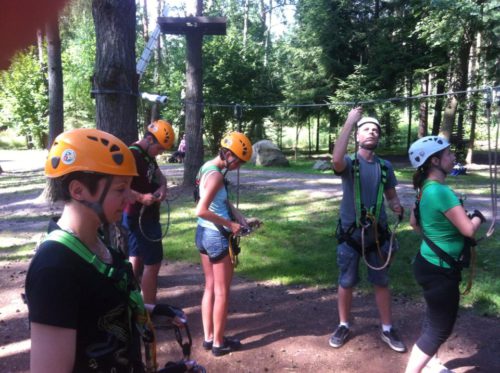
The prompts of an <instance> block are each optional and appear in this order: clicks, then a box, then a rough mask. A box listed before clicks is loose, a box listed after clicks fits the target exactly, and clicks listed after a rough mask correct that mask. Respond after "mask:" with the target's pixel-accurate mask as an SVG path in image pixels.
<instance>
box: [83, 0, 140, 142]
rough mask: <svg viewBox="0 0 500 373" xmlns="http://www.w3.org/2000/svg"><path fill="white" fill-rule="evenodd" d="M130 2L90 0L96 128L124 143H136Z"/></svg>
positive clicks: (132, 5) (132, 11)
mask: <svg viewBox="0 0 500 373" xmlns="http://www.w3.org/2000/svg"><path fill="white" fill-rule="evenodd" d="M135 13H136V5H135V1H134V0H93V1H92V15H93V17H94V24H95V29H96V44H97V49H96V63H95V73H94V78H93V83H94V87H93V88H94V94H95V99H96V122H97V128H98V129H101V130H103V131H107V132H110V133H112V134H114V135H115V136H117V137H119V138H120V139H121V140H122V141H124V142H125V143H126V144H131V143H132V142H134V141H136V140H137V95H138V76H137V73H136V66H135V63H136V62H135V61H136V58H135V24H136V19H135Z"/></svg>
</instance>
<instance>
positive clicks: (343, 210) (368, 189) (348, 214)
mask: <svg viewBox="0 0 500 373" xmlns="http://www.w3.org/2000/svg"><path fill="white" fill-rule="evenodd" d="M344 159H345V162H346V167H345V169H344V170H343V171H342V172H340V173H336V174H337V175H339V176H340V177H341V178H342V192H343V197H342V202H341V204H340V220H341V221H342V228H343V229H344V230H347V229H349V227H350V226H351V225H352V223H354V221H355V219H356V206H355V199H354V172H353V169H352V164H353V161H352V159H351V157H350V156H349V155H347V154H346V155H345V156H344ZM358 160H359V174H360V181H361V203H363V205H364V206H365V207H366V208H369V207H370V206H373V205H375V204H376V202H377V192H378V187H379V186H380V177H381V169H380V167H379V161H378V157H377V156H375V157H374V159H373V161H372V162H368V161H366V160H365V159H364V158H363V157H361V156H360V155H359V154H358ZM384 163H385V165H386V166H387V183H386V184H385V188H384V191H385V190H387V189H390V188H394V187H395V186H396V185H397V184H398V182H397V180H396V176H395V175H394V169H393V167H392V164H391V163H390V162H388V161H386V160H384ZM379 223H380V225H382V226H386V225H387V215H386V213H385V207H384V204H383V203H382V206H381V209H380V216H379ZM368 231H369V232H371V231H372V230H371V229H369V230H368ZM368 236H371V234H369V235H368ZM353 238H354V239H355V240H357V241H359V239H360V229H357V230H356V231H355V232H354V233H353ZM368 238H371V237H368ZM369 241H371V239H369Z"/></svg>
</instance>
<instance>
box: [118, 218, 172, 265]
mask: <svg viewBox="0 0 500 373" xmlns="http://www.w3.org/2000/svg"><path fill="white" fill-rule="evenodd" d="M141 222H142V231H143V232H144V234H145V235H146V236H147V237H150V238H152V239H157V238H159V237H161V235H162V231H161V225H160V222H159V221H156V220H153V219H149V220H148V219H142V221H141ZM122 225H123V226H124V227H125V228H126V229H127V230H128V254H129V256H136V257H140V258H141V259H142V262H143V263H144V265H154V264H158V263H161V261H162V259H163V245H162V241H161V240H160V241H156V242H153V241H150V240H148V239H147V238H146V237H144V235H143V234H142V232H141V229H140V227H139V217H138V216H128V215H127V214H125V213H124V214H123V219H122Z"/></svg>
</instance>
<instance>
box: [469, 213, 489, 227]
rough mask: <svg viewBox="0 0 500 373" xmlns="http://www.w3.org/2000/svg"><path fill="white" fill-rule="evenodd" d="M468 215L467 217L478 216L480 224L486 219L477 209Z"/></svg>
mask: <svg viewBox="0 0 500 373" xmlns="http://www.w3.org/2000/svg"><path fill="white" fill-rule="evenodd" d="M468 215H469V219H472V218H479V220H481V224H483V223H484V222H485V221H486V218H485V217H484V215H483V214H482V213H481V211H479V210H474V211H473V212H472V214H471V213H469V214H468Z"/></svg>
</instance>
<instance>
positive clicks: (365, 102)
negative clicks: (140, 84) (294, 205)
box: [170, 86, 500, 109]
mask: <svg viewBox="0 0 500 373" xmlns="http://www.w3.org/2000/svg"><path fill="white" fill-rule="evenodd" d="M499 90H500V86H495V87H482V88H471V89H467V90H464V91H449V92H445V93H435V94H428V95H415V96H398V97H389V98H378V99H372V100H354V101H331V102H323V103H296V104H294V103H277V104H234V103H230V104H225V103H207V102H198V101H187V100H177V101H176V102H177V103H178V106H180V107H182V106H184V105H199V106H206V107H221V108H224V107H227V108H235V107H236V106H238V107H240V108H241V109H253V108H255V109H272V108H300V107H309V108H314V107H319V108H321V107H329V106H357V105H370V104H380V103H384V102H389V103H394V102H396V103H397V102H405V101H408V100H421V99H427V98H433V97H443V96H452V95H460V94H471V93H477V92H491V91H499ZM174 101H175V100H171V101H170V103H171V104H172V103H173V102H174Z"/></svg>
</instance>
